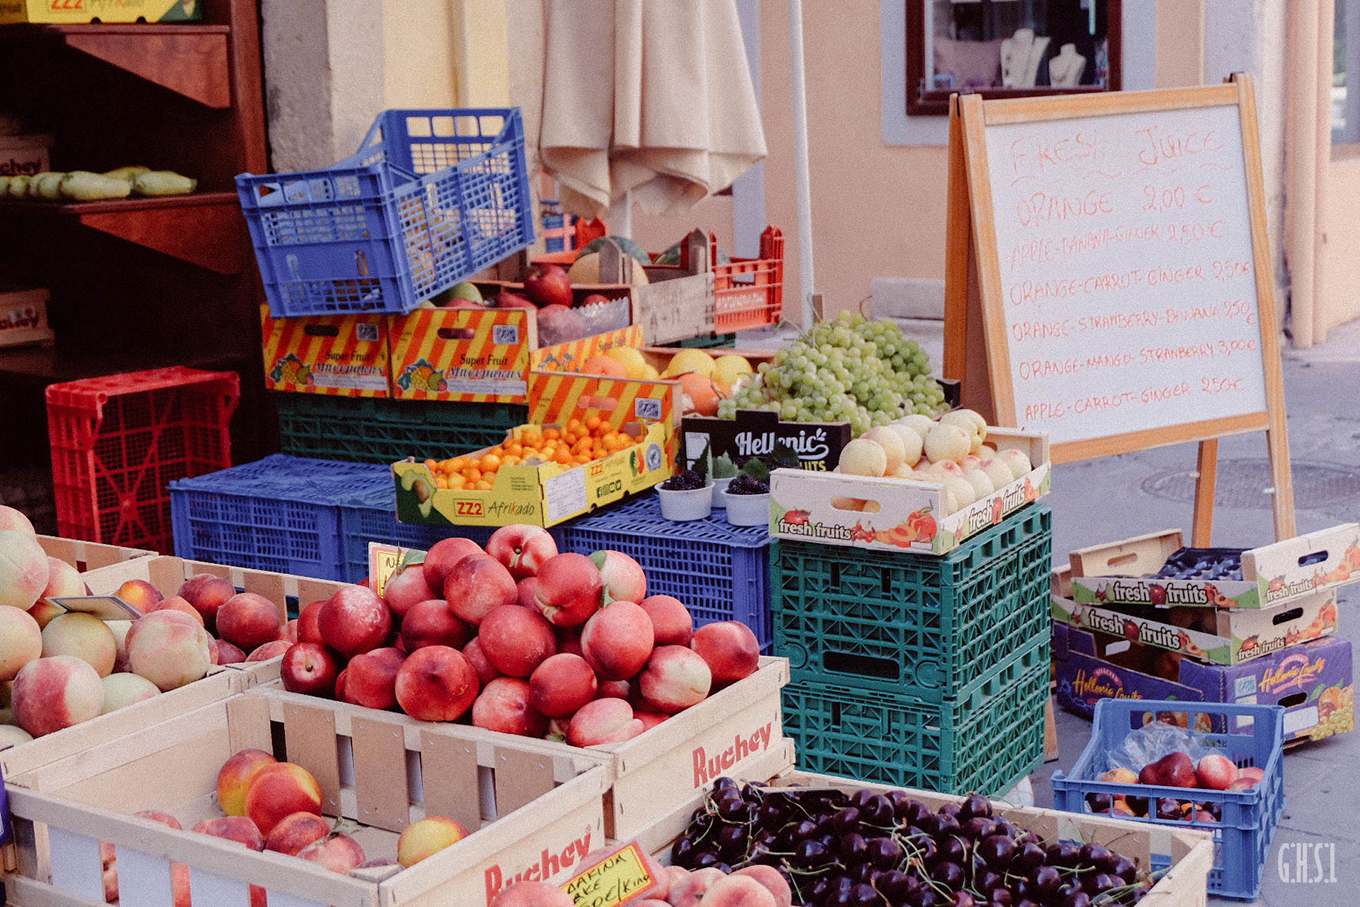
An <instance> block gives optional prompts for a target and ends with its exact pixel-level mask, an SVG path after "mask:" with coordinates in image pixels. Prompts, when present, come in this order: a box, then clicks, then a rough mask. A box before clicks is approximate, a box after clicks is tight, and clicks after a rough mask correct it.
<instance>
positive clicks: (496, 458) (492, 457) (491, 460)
mask: <svg viewBox="0 0 1360 907" xmlns="http://www.w3.org/2000/svg"><path fill="white" fill-rule="evenodd" d="M496 450H499V448H494V447H493V448H492V451H493V452H492V453H489V454H486V455H485V456H484V457H482V462H481V467H482V472H495V471H496V470H497V469H499V468H500V465H501V454H498V453H495V452H494V451H496ZM502 453H504V451H502Z"/></svg>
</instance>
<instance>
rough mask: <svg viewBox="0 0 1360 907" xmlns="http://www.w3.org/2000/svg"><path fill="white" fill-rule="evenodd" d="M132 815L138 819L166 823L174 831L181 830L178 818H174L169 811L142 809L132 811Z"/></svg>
mask: <svg viewBox="0 0 1360 907" xmlns="http://www.w3.org/2000/svg"><path fill="white" fill-rule="evenodd" d="M133 815H134V816H136V817H137V818H139V819H150V820H151V821H152V822H159V823H161V824H162V825H168V826H170V827H171V828H173V829H174V830H175V831H182V830H183V826H181V825H180V824H179V819H176V818H175V817H174V816H172V815H170V814H169V813H163V812H161V811H160V810H158V809H144V810H142V811H141V812H136V813H133Z"/></svg>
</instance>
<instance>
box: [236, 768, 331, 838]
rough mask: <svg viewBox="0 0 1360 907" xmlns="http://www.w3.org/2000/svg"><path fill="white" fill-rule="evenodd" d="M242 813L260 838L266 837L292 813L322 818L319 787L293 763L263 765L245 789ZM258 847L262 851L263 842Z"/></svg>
mask: <svg viewBox="0 0 1360 907" xmlns="http://www.w3.org/2000/svg"><path fill="white" fill-rule="evenodd" d="M245 809H246V815H247V816H248V817H249V818H250V819H251V821H253V822H254V823H255V824H256V825H257V826H259V829H260V834H263V835H267V834H269V833H270V832H271V831H273V830H274V826H275V825H277V824H279V821H280V820H282V819H283V818H284V817H285V816H288V815H290V814H292V813H301V812H306V813H316V814H317V815H318V816H319V815H321V785H320V784H318V783H317V780H316V778H315V777H313V775H312V773H311V772H309V771H307V770H306V769H305V768H303V767H302V766H300V765H297V764H295V763H292V762H278V763H275V764H273V765H266V766H264V767H263V768H261V769H260V770H259V771H258V772H256V773H255V777H254V778H252V779H251V781H250V785H249V786H248V787H247V788H246V802H245ZM260 847H261V848H263V847H264V842H263V841H261V842H260Z"/></svg>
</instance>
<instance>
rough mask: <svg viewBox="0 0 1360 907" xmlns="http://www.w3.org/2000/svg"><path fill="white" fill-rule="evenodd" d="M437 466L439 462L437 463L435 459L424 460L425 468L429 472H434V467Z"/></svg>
mask: <svg viewBox="0 0 1360 907" xmlns="http://www.w3.org/2000/svg"><path fill="white" fill-rule="evenodd" d="M438 466H439V463H438V462H437V461H435V460H426V461H425V468H426V469H428V470H429V471H430V472H434V471H435V469H436V467H438Z"/></svg>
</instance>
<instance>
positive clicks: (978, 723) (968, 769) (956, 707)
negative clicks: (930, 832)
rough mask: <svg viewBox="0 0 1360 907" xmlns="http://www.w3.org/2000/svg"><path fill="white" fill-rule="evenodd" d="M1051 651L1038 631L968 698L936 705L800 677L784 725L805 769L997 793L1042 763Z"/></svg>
mask: <svg viewBox="0 0 1360 907" xmlns="http://www.w3.org/2000/svg"><path fill="white" fill-rule="evenodd" d="M1048 659H1049V646H1048V639H1047V638H1046V637H1044V638H1040V639H1038V640H1036V641H1035V642H1033V643H1032V644H1031V645H1030V646H1029V647H1027V648H1025V649H1024V650H1023V651H1020V652H1017V653H1015V654H1014V655H1013V656H1012V657H1011V658H1010V659H1009V660H1008V661H1006V662H1005V663H1004V664H1002V665H1001V666H1000V667H999V668H997V669H995V670H994V671H992V672H990V673H989V675H988V676H987V677H986V679H985V681H984V682H983V683H982V684H981V685H980V686H978V687H976V688H975V689H974V690H973V692H972V693H971V694H969V695H968V696H966V697H964V698H961V699H957V700H954V699H950V700H945V701H944V702H939V703H932V702H922V701H920V700H917V699H913V698H911V697H908V696H902V695H893V694H890V693H883V692H879V691H877V690H867V689H863V688H860V687H853V686H843V685H842V686H838V685H831V684H819V683H812V682H809V681H805V680H794V681H792V682H791V683H789V684H788V685H787V686H786V687H784V733H785V734H786V735H787V736H788V737H790V738H791V739H792V740H793V742H794V749H795V751H796V752H797V754H798V767H799V768H802V769H805V770H806V771H810V772H817V773H822V774H828V775H839V776H842V777H846V778H862V779H864V780H866V781H877V782H879V783H881V784H893V785H900V786H903V787H915V788H921V789H924V790H932V791H937V792H939V793H946V794H962V793H968V792H970V791H977V792H978V793H982V794H986V795H988V796H997V795H1000V794H1002V793H1005V792H1006V791H1008V790H1010V789H1011V788H1013V787H1014V786H1015V785H1016V784H1018V783H1019V782H1020V779H1021V778H1023V777H1025V776H1026V775H1028V774H1029V773H1030V772H1032V771H1033V770H1034V769H1036V768H1038V767H1039V766H1040V765H1041V764H1042V763H1043V760H1044V704H1045V702H1046V701H1047V700H1048V673H1049V665H1048Z"/></svg>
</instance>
